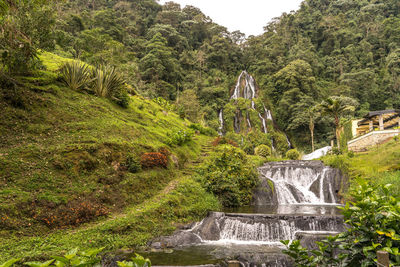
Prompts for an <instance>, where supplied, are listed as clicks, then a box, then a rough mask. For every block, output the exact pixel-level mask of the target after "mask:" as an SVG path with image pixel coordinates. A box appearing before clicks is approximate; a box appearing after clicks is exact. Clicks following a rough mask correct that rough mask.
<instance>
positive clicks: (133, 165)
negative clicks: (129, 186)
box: [125, 154, 142, 173]
mask: <svg viewBox="0 0 400 267" xmlns="http://www.w3.org/2000/svg"><path fill="white" fill-rule="evenodd" d="M125 165H126V168H127V169H128V171H129V172H131V173H137V172H139V171H140V170H141V169H142V165H140V160H139V159H138V158H137V157H136V155H133V154H129V155H128V156H127V157H126V162H125Z"/></svg>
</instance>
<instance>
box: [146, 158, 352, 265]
mask: <svg viewBox="0 0 400 267" xmlns="http://www.w3.org/2000/svg"><path fill="white" fill-rule="evenodd" d="M258 170H259V173H260V179H261V183H260V185H259V186H258V188H257V189H256V190H255V192H254V195H253V197H254V199H257V202H255V203H256V204H255V205H256V206H253V208H254V209H253V210H246V209H242V210H236V212H240V211H241V212H242V213H227V212H210V213H209V214H208V215H207V217H205V218H204V219H203V220H202V221H201V222H199V223H195V224H192V225H190V226H187V228H186V227H185V228H183V229H182V230H178V231H176V232H175V233H174V234H173V235H172V236H164V237H160V238H158V239H156V240H154V241H153V242H152V244H151V245H150V246H151V247H152V248H155V249H156V250H160V249H161V250H163V248H174V251H175V248H176V251H179V252H178V254H176V256H177V257H182V255H185V256H187V255H186V254H182V251H183V250H180V248H181V247H192V249H193V250H196V251H200V250H201V249H204V248H205V249H206V250H205V251H204V252H203V253H205V254H204V255H205V256H206V255H210V254H214V253H215V254H217V251H218V254H220V253H221V255H222V256H221V258H220V259H232V258H236V259H238V260H239V261H240V263H241V264H242V265H241V266H271V267H283V266H293V265H292V261H290V260H289V259H287V258H286V257H285V256H284V255H282V254H280V250H281V249H282V248H283V245H282V244H281V243H280V241H281V240H296V239H297V240H300V242H301V244H302V246H304V247H307V248H309V249H313V248H314V247H315V241H321V240H323V239H325V238H326V237H327V236H330V235H336V234H338V233H340V232H343V231H344V230H345V225H344V221H343V216H342V215H340V214H338V212H337V210H336V207H335V206H336V205H335V206H333V205H330V206H329V205H327V204H329V203H333V202H335V200H336V199H337V196H335V192H338V189H339V188H341V184H343V181H342V180H341V179H343V178H344V177H343V176H342V175H341V173H340V171H339V170H335V169H333V168H330V167H326V166H324V165H323V163H322V162H320V161H284V162H270V163H266V164H265V165H264V166H262V167H260V168H259V169H258ZM271 181H272V182H273V183H274V186H271V184H270V182H271ZM268 197H269V198H270V199H271V198H276V205H275V204H274V205H273V206H274V207H273V208H276V209H274V210H272V209H268V210H265V209H264V210H263V209H262V208H263V207H264V208H265V207H268V206H262V205H267V204H268V203H266V202H267V201H268ZM332 200H333V201H332ZM263 201H264V202H263ZM273 201H274V200H273ZM273 201H272V202H273ZM272 202H271V203H272ZM274 203H275V202H274ZM296 204H301V205H296ZM257 205H259V206H257ZM199 244H201V247H200V246H197V245H199ZM199 248H201V249H199ZM260 249H261V250H260ZM189 251H192V250H189ZM172 253H174V252H172ZM191 255H192V254H190V255H189V256H191ZM170 257H171V255H170V254H168V255H167V256H166V258H170ZM189 259H190V257H189ZM174 263H175V262H174ZM190 263H200V262H190ZM186 265H187V264H185V266H186ZM196 266H197V265H196Z"/></svg>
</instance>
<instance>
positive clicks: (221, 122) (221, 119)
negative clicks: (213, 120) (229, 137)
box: [218, 109, 224, 135]
mask: <svg viewBox="0 0 400 267" xmlns="http://www.w3.org/2000/svg"><path fill="white" fill-rule="evenodd" d="M218 120H219V129H218V134H219V135H223V134H224V114H223V110H222V109H220V110H219V113H218Z"/></svg>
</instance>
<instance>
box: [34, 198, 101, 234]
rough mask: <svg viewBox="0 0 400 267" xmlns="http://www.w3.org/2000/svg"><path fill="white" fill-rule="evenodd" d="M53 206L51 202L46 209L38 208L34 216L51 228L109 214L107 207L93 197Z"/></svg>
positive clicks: (75, 223) (83, 221)
mask: <svg viewBox="0 0 400 267" xmlns="http://www.w3.org/2000/svg"><path fill="white" fill-rule="evenodd" d="M51 206H52V205H51V204H49V207H47V208H45V209H44V210H42V211H39V210H37V211H36V212H35V215H34V216H33V218H34V219H36V220H38V221H41V222H43V223H44V224H46V225H47V226H49V227H51V228H54V227H65V226H69V225H79V224H82V223H85V222H89V221H91V220H93V219H94V218H97V217H99V216H104V215H107V214H108V209H107V208H106V207H104V206H103V205H102V204H99V203H97V201H96V200H91V199H85V200H81V199H77V200H72V201H70V202H69V203H68V204H66V205H61V206H58V207H57V208H55V209H54V207H51Z"/></svg>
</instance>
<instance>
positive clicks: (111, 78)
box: [91, 65, 125, 97]
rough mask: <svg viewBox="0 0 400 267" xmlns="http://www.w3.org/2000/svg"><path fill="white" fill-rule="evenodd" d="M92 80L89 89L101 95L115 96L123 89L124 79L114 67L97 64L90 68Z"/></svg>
mask: <svg viewBox="0 0 400 267" xmlns="http://www.w3.org/2000/svg"><path fill="white" fill-rule="evenodd" d="M92 76H93V81H92V85H91V87H92V88H91V89H92V90H93V92H94V93H95V94H96V95H98V96H101V97H115V95H116V94H117V93H118V92H120V91H121V90H123V89H124V85H125V81H124V79H123V78H122V77H121V76H120V75H119V74H118V72H117V71H116V69H115V68H114V67H110V66H107V65H102V66H99V67H97V68H95V69H93V70H92Z"/></svg>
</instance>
